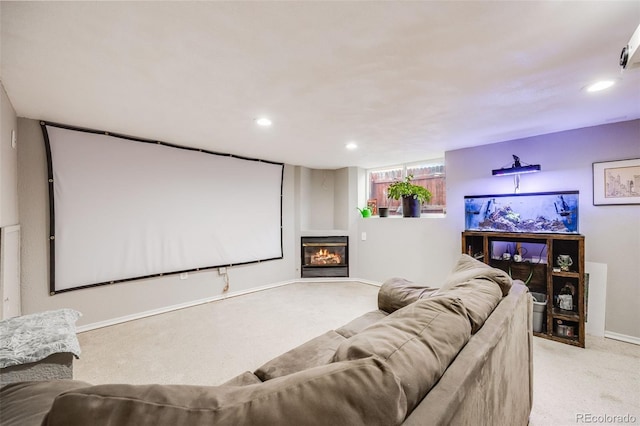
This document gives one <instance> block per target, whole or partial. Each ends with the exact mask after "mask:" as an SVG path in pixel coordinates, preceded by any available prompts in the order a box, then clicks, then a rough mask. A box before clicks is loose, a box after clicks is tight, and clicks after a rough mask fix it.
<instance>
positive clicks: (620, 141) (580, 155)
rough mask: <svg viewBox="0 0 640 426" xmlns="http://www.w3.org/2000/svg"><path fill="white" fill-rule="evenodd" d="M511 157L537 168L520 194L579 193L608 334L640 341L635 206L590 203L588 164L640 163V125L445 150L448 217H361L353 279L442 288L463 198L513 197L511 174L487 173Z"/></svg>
mask: <svg viewBox="0 0 640 426" xmlns="http://www.w3.org/2000/svg"><path fill="white" fill-rule="evenodd" d="M512 154H516V155H518V156H519V157H520V158H521V159H522V160H523V161H525V162H527V163H531V164H541V165H542V172H541V173H537V174H529V175H522V177H521V192H522V193H526V192H544V191H563V190H579V191H580V205H579V208H580V225H579V226H580V233H581V234H584V235H585V241H586V243H585V245H586V249H585V251H586V253H585V258H586V259H585V260H586V261H587V262H595V263H604V264H607V271H608V276H607V298H606V324H605V328H606V331H607V332H613V333H616V334H621V335H623V336H630V337H635V338H640V309H638V301H639V300H640V206H638V205H634V206H593V193H592V181H593V179H592V163H593V162H601V161H611V160H619V159H628V158H640V120H633V121H627V122H621V123H615V124H608V125H602V126H596V127H589V128H584V129H578V130H572V131H567V132H560V133H554V134H549V135H543V136H538V137H533V138H527V139H520V140H513V141H507V142H502V143H497V144H492V145H485V146H480V147H475V148H467V149H461V150H456V151H450V152H447V153H446V155H445V162H446V168H447V214H446V217H445V218H435V217H428V218H427V217H422V218H419V219H400V218H370V219H359V220H358V241H359V242H358V257H359V262H360V268H359V274H358V276H359V277H362V278H366V279H369V280H373V281H384V280H386V279H387V278H390V277H394V276H399V277H403V278H407V279H409V280H412V281H415V282H418V283H422V284H427V285H432V286H435V287H439V286H440V285H441V283H442V281H443V279H444V278H445V277H446V275H447V274H448V273H449V271H450V269H451V268H452V266H453V264H454V262H455V259H456V258H457V257H458V256H459V253H460V252H461V236H460V233H461V232H462V231H463V230H464V196H465V195H481V194H509V193H513V191H514V186H513V178H512V177H494V176H492V175H491V170H492V169H495V168H500V167H502V166H504V165H508V164H510V163H511V162H512V157H511V155H512ZM360 191H362V192H363V193H364V185H362V184H361V188H360ZM362 232H366V236H367V239H366V241H361V236H362V235H361V234H362Z"/></svg>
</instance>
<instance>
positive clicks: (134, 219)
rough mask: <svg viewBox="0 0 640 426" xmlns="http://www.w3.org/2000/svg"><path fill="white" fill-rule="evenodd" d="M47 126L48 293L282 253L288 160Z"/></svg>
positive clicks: (43, 124)
mask: <svg viewBox="0 0 640 426" xmlns="http://www.w3.org/2000/svg"><path fill="white" fill-rule="evenodd" d="M41 127H42V132H43V135H44V141H45V148H46V150H47V161H48V171H49V205H50V256H51V259H50V291H51V293H52V294H54V293H59V292H63V291H69V290H75V289H79V288H84V287H88V286H94V285H102V284H109V283H114V282H120V281H128V280H133V279H139V278H148V277H153V276H159V275H163V274H170V273H178V272H186V271H195V270H202V269H207V268H218V267H222V266H232V265H238V264H246V263H252V262H262V261H266V260H273V259H281V258H282V256H283V254H282V180H283V173H284V165H283V164H282V163H275V162H270V161H264V160H257V159H251V158H244V157H238V156H233V155H230V154H220V153H215V152H210V151H203V150H198V149H192V148H184V147H179V146H176V145H171V144H167V143H163V142H158V141H149V140H143V139H138V138H132V137H128V136H122V135H115V134H110V133H105V132H99V131H94V130H86V129H78V128H74V127H70V126H65V125H60V124H54V123H48V122H42V123H41Z"/></svg>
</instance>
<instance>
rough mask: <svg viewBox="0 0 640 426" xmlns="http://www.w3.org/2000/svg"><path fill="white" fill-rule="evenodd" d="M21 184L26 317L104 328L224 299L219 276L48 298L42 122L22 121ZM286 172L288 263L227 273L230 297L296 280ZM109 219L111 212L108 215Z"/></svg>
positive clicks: (200, 274) (151, 281)
mask: <svg viewBox="0 0 640 426" xmlns="http://www.w3.org/2000/svg"><path fill="white" fill-rule="evenodd" d="M18 130H19V134H20V144H19V147H18V178H19V180H18V184H19V195H20V196H19V205H20V212H21V214H20V220H21V223H22V252H21V253H22V301H23V314H28V313H33V312H39V311H44V310H49V309H59V308H63V307H66V308H73V309H77V310H78V311H80V312H82V313H83V317H82V318H81V319H80V320H79V321H78V325H80V326H83V325H87V324H94V323H100V322H103V321H109V320H112V319H116V318H121V317H128V316H132V315H136V314H139V313H144V312H148V311H155V310H160V309H163V308H166V307H170V306H175V305H181V304H188V303H190V302H194V301H198V300H204V299H209V298H211V297H215V296H220V295H222V294H223V293H222V289H223V287H224V282H223V278H222V277H221V276H219V275H218V272H217V270H213V271H202V272H194V273H189V277H188V279H186V280H181V279H180V278H179V276H178V275H170V276H166V277H161V278H154V279H147V280H137V281H130V282H126V283H121V284H113V285H106V286H100V287H94V288H87V289H83V290H76V291H71V292H68V293H60V294H57V295H54V296H50V295H49V291H48V288H49V280H48V261H49V258H48V237H47V235H49V233H48V226H49V225H48V211H49V210H48V209H49V207H48V189H47V167H46V156H45V150H44V142H43V138H42V132H41V130H40V125H39V122H38V121H35V120H29V119H23V118H21V119H19V120H18ZM293 171H294V170H293V167H291V166H286V167H285V173H284V185H283V193H284V199H283V227H284V230H283V243H284V247H283V250H284V258H283V259H282V260H274V261H269V262H263V263H260V264H249V265H242V266H234V267H231V268H228V272H229V278H230V290H229V293H238V292H242V291H245V290H247V289H250V288H255V287H261V286H265V285H270V284H274V283H278V282H283V281H288V280H291V279H293V278H295V277H296V276H297V275H296V273H295V268H296V259H295V257H294V253H295V248H294V240H295V238H294V185H293V181H294V173H293ZM105 214H109V212H105Z"/></svg>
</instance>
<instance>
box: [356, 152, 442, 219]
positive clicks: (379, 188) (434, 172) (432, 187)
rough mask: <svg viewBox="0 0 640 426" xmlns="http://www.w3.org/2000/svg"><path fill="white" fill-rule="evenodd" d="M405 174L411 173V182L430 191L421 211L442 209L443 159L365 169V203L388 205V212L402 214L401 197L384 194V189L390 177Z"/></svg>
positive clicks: (396, 178) (402, 177)
mask: <svg viewBox="0 0 640 426" xmlns="http://www.w3.org/2000/svg"><path fill="white" fill-rule="evenodd" d="M408 175H413V179H412V180H411V182H412V183H414V184H416V185H422V186H424V187H425V188H427V189H428V190H429V191H430V192H431V194H432V196H431V201H429V202H428V203H424V204H423V205H422V210H421V212H422V213H444V212H445V209H446V185H445V168H444V159H440V160H431V161H423V162H420V163H412V164H404V165H401V166H397V167H388V168H383V169H382V168H381V169H371V170H368V171H367V184H368V188H367V193H368V197H367V203H368V204H373V205H375V206H377V207H389V216H398V215H402V200H393V199H389V198H387V189H388V188H389V185H390V184H392V183H393V182H394V181H397V180H402V179H404V178H405V177H406V176H408ZM374 213H375V212H374Z"/></svg>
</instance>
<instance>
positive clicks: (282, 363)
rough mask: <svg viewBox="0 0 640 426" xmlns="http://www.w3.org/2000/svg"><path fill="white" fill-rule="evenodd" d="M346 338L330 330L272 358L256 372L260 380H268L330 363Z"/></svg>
mask: <svg viewBox="0 0 640 426" xmlns="http://www.w3.org/2000/svg"><path fill="white" fill-rule="evenodd" d="M344 340H345V338H344V337H342V336H341V335H339V334H338V333H336V332H335V331H333V330H331V331H328V332H326V333H324V334H322V335H320V336H318V337H315V338H313V339H311V340H309V341H308V342H305V343H303V344H302V345H300V346H298V347H296V348H294V349H291V350H290V351H288V352H285V353H283V354H282V355H280V356H278V357H276V358H274V359H272V360H271V361H269V362H267V363H266V364H264V365H262V366H261V367H260V368H258V369H257V370H256V371H255V372H254V373H255V375H256V376H258V378H260V380H262V381H267V380H271V379H274V378H276V377H281V376H286V375H287V374H292V373H297V372H298V371H302V370H305V369H307V368H309V367H317V366H319V365H324V364H328V363H329V362H330V361H331V359H332V358H333V354H334V353H335V351H336V349H337V348H338V346H339V345H340V343H342V342H343V341H344Z"/></svg>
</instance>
